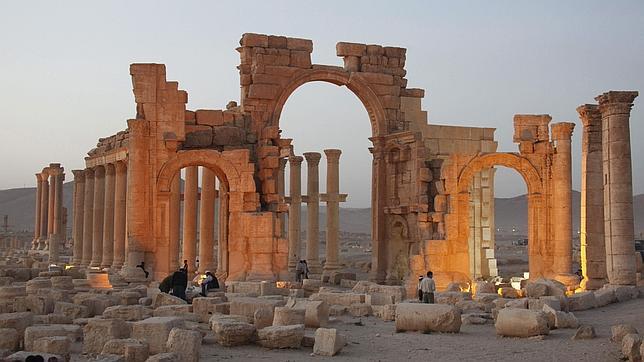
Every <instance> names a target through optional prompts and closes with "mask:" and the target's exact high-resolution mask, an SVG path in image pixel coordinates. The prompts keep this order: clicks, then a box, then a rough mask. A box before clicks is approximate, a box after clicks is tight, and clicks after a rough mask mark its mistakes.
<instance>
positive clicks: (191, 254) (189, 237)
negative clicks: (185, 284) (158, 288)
mask: <svg viewBox="0 0 644 362" xmlns="http://www.w3.org/2000/svg"><path fill="white" fill-rule="evenodd" d="M198 187H199V167H197V166H190V167H186V181H185V183H184V191H183V259H184V260H187V261H188V271H189V272H190V273H192V272H194V271H195V269H196V268H195V260H196V258H197V207H198V205H197V197H198V194H197V193H198V192H199V191H198ZM181 265H183V263H182V264H181Z"/></svg>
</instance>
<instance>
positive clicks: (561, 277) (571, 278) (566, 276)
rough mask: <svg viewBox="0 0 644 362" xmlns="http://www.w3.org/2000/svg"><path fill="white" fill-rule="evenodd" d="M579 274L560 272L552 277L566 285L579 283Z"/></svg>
mask: <svg viewBox="0 0 644 362" xmlns="http://www.w3.org/2000/svg"><path fill="white" fill-rule="evenodd" d="M579 279H580V278H579V276H578V275H576V274H571V273H561V274H557V275H555V277H554V280H556V281H558V282H561V283H563V284H564V285H565V286H566V287H574V286H576V285H579Z"/></svg>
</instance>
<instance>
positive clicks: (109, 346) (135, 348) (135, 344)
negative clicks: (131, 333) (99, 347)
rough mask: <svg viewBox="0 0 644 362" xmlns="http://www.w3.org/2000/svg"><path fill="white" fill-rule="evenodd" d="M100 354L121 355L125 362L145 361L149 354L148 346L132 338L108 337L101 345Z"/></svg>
mask: <svg viewBox="0 0 644 362" xmlns="http://www.w3.org/2000/svg"><path fill="white" fill-rule="evenodd" d="M101 354H116V355H121V356H124V357H125V360H126V362H145V361H146V360H147V359H148V357H149V355H150V347H149V346H148V344H147V343H145V342H141V341H139V340H138V339H134V338H123V339H110V340H109V341H107V342H106V343H105V345H104V346H103V351H102V352H101Z"/></svg>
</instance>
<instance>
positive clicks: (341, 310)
mask: <svg viewBox="0 0 644 362" xmlns="http://www.w3.org/2000/svg"><path fill="white" fill-rule="evenodd" d="M347 312H348V308H347V307H345V306H343V305H332V306H330V307H329V315H330V316H334V317H337V316H341V315H344V314H345V313H347Z"/></svg>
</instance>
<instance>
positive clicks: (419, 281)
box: [418, 275, 425, 302]
mask: <svg viewBox="0 0 644 362" xmlns="http://www.w3.org/2000/svg"><path fill="white" fill-rule="evenodd" d="M423 279H425V277H423V276H422V275H419V276H418V301H419V302H422V301H423V291H422V290H421V289H420V283H421V282H422V281H423Z"/></svg>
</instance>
